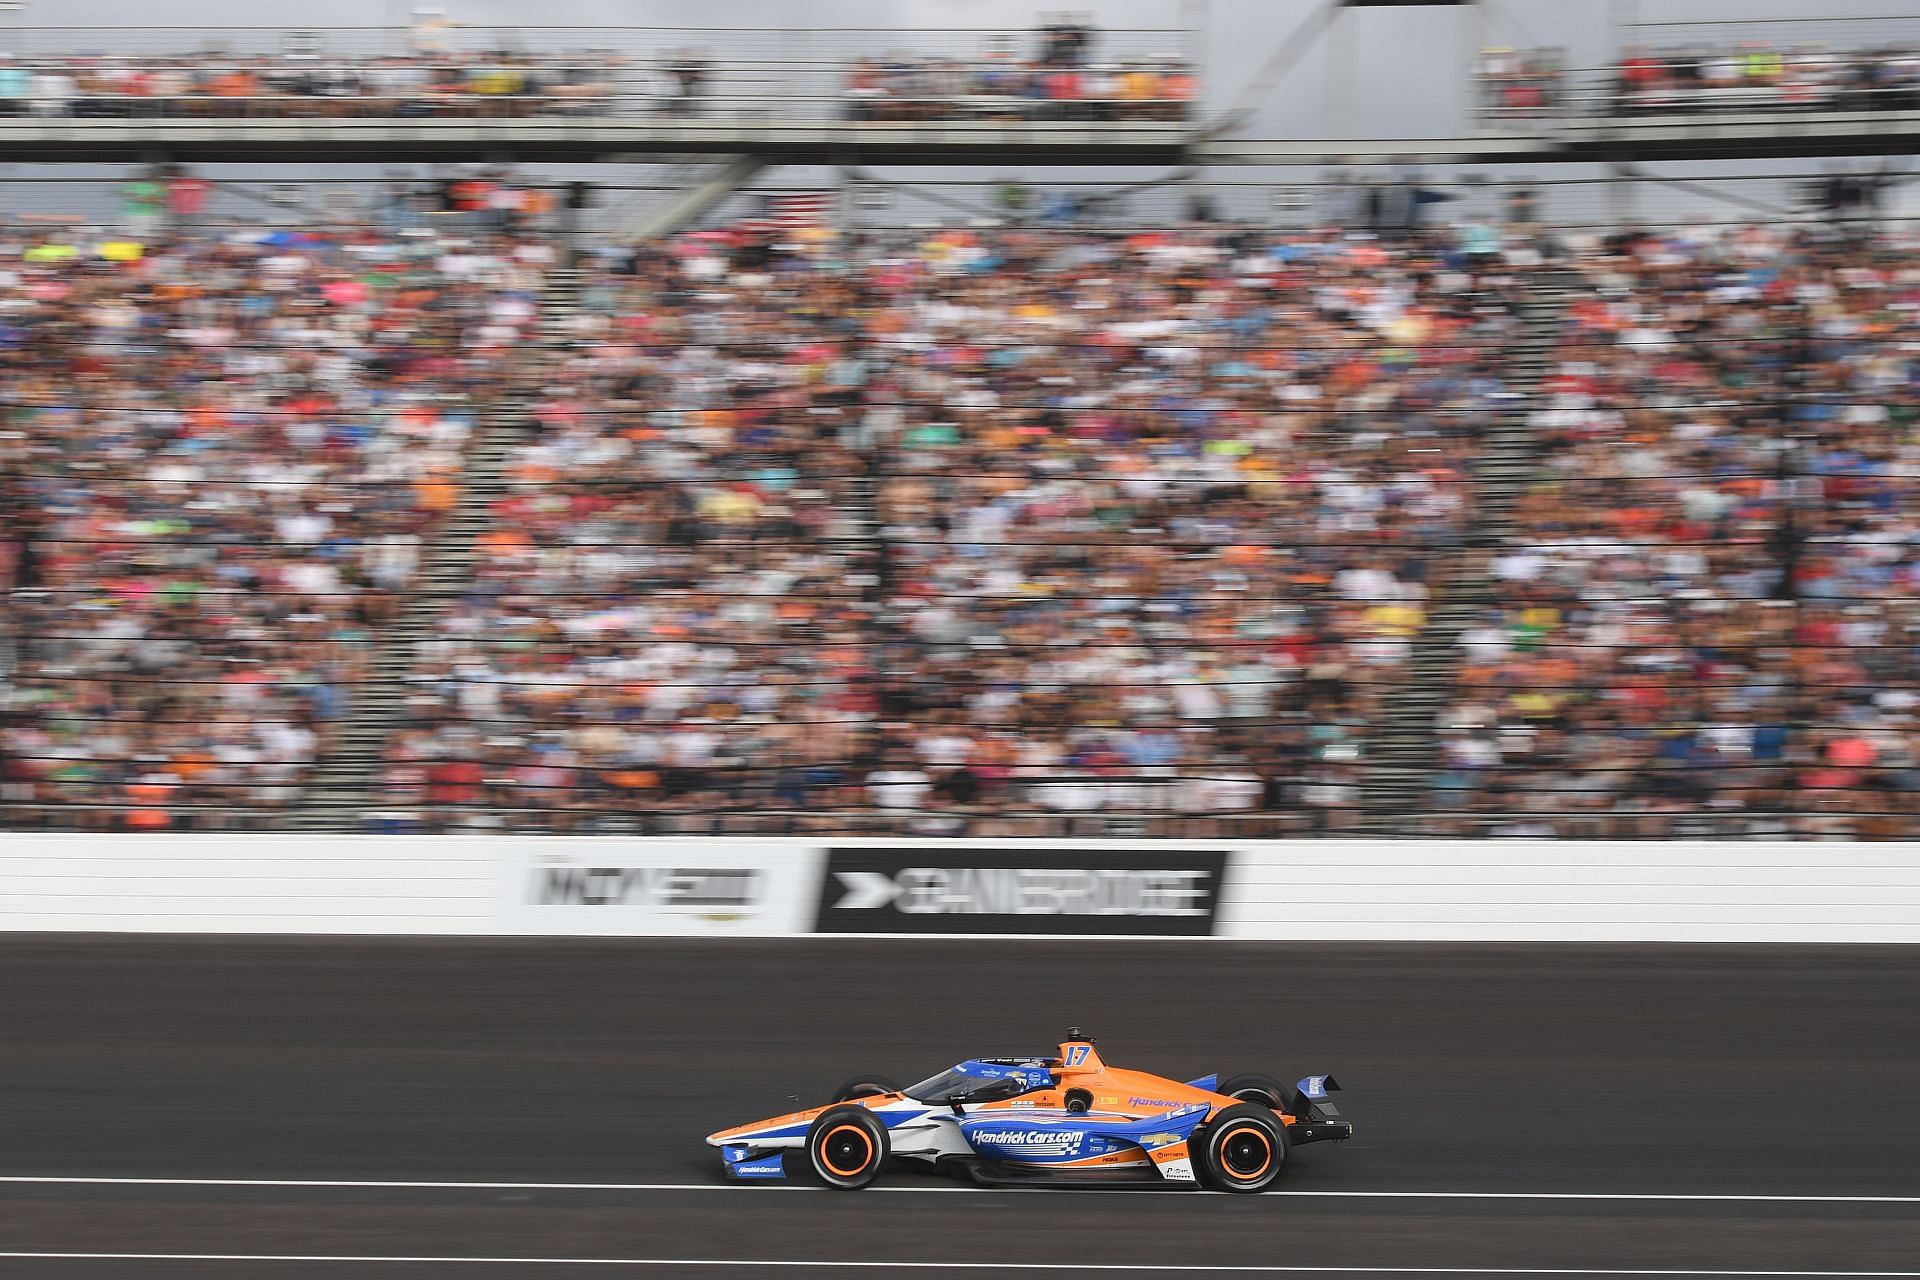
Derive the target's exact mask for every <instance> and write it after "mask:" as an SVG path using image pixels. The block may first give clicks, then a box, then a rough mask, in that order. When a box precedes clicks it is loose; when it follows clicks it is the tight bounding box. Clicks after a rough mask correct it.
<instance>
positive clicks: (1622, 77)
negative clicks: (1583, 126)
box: [1473, 42, 1920, 130]
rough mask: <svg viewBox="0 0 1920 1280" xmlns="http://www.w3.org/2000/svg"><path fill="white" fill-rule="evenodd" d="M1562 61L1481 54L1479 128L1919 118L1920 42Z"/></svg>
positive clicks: (1553, 53) (1555, 55)
mask: <svg viewBox="0 0 1920 1280" xmlns="http://www.w3.org/2000/svg"><path fill="white" fill-rule="evenodd" d="M1559 53H1560V51H1559V50H1552V49H1543V50H1489V51H1487V53H1486V54H1485V55H1483V57H1482V60H1481V63H1480V66H1479V69H1478V73H1477V75H1476V80H1475V85H1474V95H1473V100H1474V107H1475V115H1476V117H1477V122H1478V123H1479V124H1480V125H1481V126H1483V127H1488V128H1497V129H1502V130H1505V129H1512V128H1529V127H1531V128H1546V127H1552V126H1558V125H1565V124H1570V123H1577V122H1582V121H1594V120H1608V119H1620V120H1628V119H1643V118H1646V117H1651V116H1713V117H1720V116H1732V115H1745V116H1753V115H1760V116H1767V115H1804V114H1808V113H1812V112H1844V113H1878V112H1889V111H1912V110H1920V42H1916V44H1915V45H1914V46H1913V47H1912V48H1907V49H1874V50H1860V51H1857V52H1840V51H1816V50H1793V49H1774V48H1755V47H1747V48H1725V49H1702V50H1699V51H1685V50H1673V49H1669V50H1660V51H1649V52H1645V53H1631V54H1629V55H1627V56H1625V57H1623V58H1622V59H1621V60H1620V61H1619V62H1617V63H1615V64H1613V65H1611V66H1604V67H1583V68H1563V67H1562V66H1561V65H1560V59H1559Z"/></svg>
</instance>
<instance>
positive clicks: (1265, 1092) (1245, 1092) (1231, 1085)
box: [1214, 1071, 1287, 1111]
mask: <svg viewBox="0 0 1920 1280" xmlns="http://www.w3.org/2000/svg"><path fill="white" fill-rule="evenodd" d="M1214 1092H1215V1093H1224V1094H1226V1095H1227V1096H1228V1097H1229V1098H1238V1099H1239V1100H1240V1101H1242V1102H1254V1103H1258V1104H1259V1105H1261V1106H1263V1107H1266V1108H1268V1109H1269V1110H1272V1111H1285V1110H1286V1109H1287V1086H1285V1085H1283V1084H1281V1083H1280V1082H1279V1081H1278V1080H1275V1079H1274V1078H1273V1077H1272V1076H1263V1075H1256V1074H1255V1073H1253V1072H1251V1071H1249V1072H1244V1073H1242V1074H1241V1075H1237V1076H1228V1077H1227V1078H1226V1079H1225V1080H1222V1081H1221V1082H1220V1087H1219V1088H1218V1089H1215V1090H1214Z"/></svg>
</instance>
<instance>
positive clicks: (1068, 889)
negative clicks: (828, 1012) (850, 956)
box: [816, 845, 1227, 937]
mask: <svg viewBox="0 0 1920 1280" xmlns="http://www.w3.org/2000/svg"><path fill="white" fill-rule="evenodd" d="M1226 860H1227V856H1226V854H1225V853H1224V852H1223V851H1220V850H1188V849H1180V850H1150V849H1140V850H1135V849H1113V850H1109V849H1089V850H1084V851H1051V850H1043V851H1037V852H1036V851H1026V850H1020V851H1015V850H996V849H971V848H961V849H954V848H946V847H941V846H937V845H929V846H926V847H923V848H884V849H829V850H828V851H827V874H826V875H825V876H824V877H823V878H822V883H821V891H820V903H819V909H818V914H817V917H816V926H817V928H818V929H819V931H820V932H823V933H1033V934H1076V933H1085V934H1142V935H1146V934H1162V935H1168V936H1185V937H1205V936H1207V935H1208V934H1210V933H1211V932H1212V931H1213V922H1214V913H1215V910H1216V908H1217V906H1218V903H1219V900H1220V894H1221V886H1222V881H1223V879H1224V876H1225V869H1226Z"/></svg>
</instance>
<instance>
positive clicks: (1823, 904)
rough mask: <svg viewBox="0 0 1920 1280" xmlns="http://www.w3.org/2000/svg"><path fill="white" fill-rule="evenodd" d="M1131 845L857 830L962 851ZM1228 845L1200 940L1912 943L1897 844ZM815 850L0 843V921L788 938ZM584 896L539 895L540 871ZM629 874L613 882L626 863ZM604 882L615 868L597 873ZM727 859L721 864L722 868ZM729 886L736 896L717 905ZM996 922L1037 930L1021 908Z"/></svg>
mask: <svg viewBox="0 0 1920 1280" xmlns="http://www.w3.org/2000/svg"><path fill="white" fill-rule="evenodd" d="M1143 843H1144V842H1141V841H1115V842H1110V843H1108V842H1100V841H1083V840H1075V841H986V840H964V841H947V842H941V841H930V842H917V841H909V840H858V841H841V842H835V847H839V848H847V847H852V846H860V845H866V846H873V847H883V848H888V849H902V848H914V849H924V850H925V856H926V858H927V860H928V861H929V862H935V863H939V864H941V865H945V866H964V865H966V862H967V853H968V850H970V849H977V850H980V851H982V852H983V853H984V852H986V851H994V852H997V853H999V854H1001V855H1005V854H1007V853H1009V852H1015V851H1020V850H1033V851H1046V852H1049V853H1052V854H1056V855H1061V854H1076V855H1085V860H1086V863H1087V865H1089V866H1097V865H1099V861H1100V853H1101V851H1102V850H1103V849H1107V848H1111V849H1116V850H1133V851H1136V852H1137V851H1138V850H1139V849H1140V848H1141V847H1142V845H1143ZM1153 847H1154V848H1155V849H1156V851H1164V852H1165V853H1166V854H1167V856H1168V859H1169V861H1170V862H1173V861H1177V860H1178V859H1179V857H1180V850H1182V849H1210V850H1217V849H1227V850H1229V851H1230V852H1231V857H1230V858H1229V860H1228V865H1227V869H1226V874H1225V885H1224V889H1223V892H1222V894H1221V899H1220V906H1219V911H1218V915H1217V918H1216V925H1215V933H1216V935H1217V936H1223V937H1233V938H1265V939H1348V940H1378V941H1463V942H1464V941H1534V942H1901V943H1917V942H1920V844H1848V843H1809V844H1798V843H1787V842H1766V843H1732V842H1727V843H1721V842H1674V843H1657V842H1611V843H1605V842H1586V841H1545V840H1540V841H1363V840H1354V841H1348V840H1323V841H1272V842H1263V843H1241V844H1231V843H1226V842H1218V843H1210V842H1205V841H1182V842H1167V843H1166V844H1156V845H1154V846H1153ZM825 863H826V854H825V846H824V845H821V844H818V843H815V842H812V841H805V840H742V839H714V840H647V839H638V838H631V839H629V838H586V839H578V838H566V837H551V836H544V837H543V836H485V837H466V836H322V835H259V836H253V835H211V836H208V835H180V834H166V835H113V836H92V835H67V834H61V835H38V834H0V930H68V931H87V932H153V933H175V932H206V933H339V934H529V933H533V934H548V935H571V934H580V935H594V934H599V935H606V934H630V935H647V934H706V935H719V936H727V935H763V936H764V935H771V934H787V933H804V932H806V931H808V930H809V929H810V928H811V927H812V922H813V918H814V912H815V910H816V908H817V905H818V900H819V895H820V887H821V881H822V879H823V869H824V866H825ZM548 868H562V869H573V870H576V871H587V872H591V873H593V874H595V875H597V876H599V877H600V879H599V880H598V881H596V882H595V885H596V886H601V885H606V884H612V885H615V886H617V887H618V890H619V892H618V893H617V895H614V896H612V897H609V896H608V895H607V894H605V893H600V892H594V893H588V894H585V895H576V897H575V899H574V900H567V901H542V900H541V899H540V896H539V891H538V890H536V889H534V888H533V887H532V886H534V885H537V884H542V883H545V881H543V880H542V879H541V875H542V873H543V871H544V869H548ZM629 870H630V871H631V872H632V873H633V874H630V875H629V874H626V873H627V872H628V871H629ZM608 872H613V873H615V874H614V875H612V876H611V877H609V876H608V874H607V873H608ZM729 872H732V873H736V874H734V875H733V876H732V878H731V880H729ZM729 884H732V885H733V886H734V887H735V889H736V890H737V892H735V893H734V895H733V896H732V897H729ZM1020 923H1021V925H1022V926H1023V927H1022V928H1021V929H1018V930H1010V931H1014V932H1025V931H1027V930H1028V929H1032V928H1044V927H1045V923H1044V921H1038V920H1031V919H1029V920H1023V921H1021V922H1020Z"/></svg>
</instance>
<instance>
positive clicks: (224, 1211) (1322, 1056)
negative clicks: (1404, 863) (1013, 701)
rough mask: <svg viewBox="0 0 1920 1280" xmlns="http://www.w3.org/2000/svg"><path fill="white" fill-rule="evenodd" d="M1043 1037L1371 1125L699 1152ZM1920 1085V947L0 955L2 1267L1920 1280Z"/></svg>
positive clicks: (199, 1275)
mask: <svg viewBox="0 0 1920 1280" xmlns="http://www.w3.org/2000/svg"><path fill="white" fill-rule="evenodd" d="M1069 1023H1077V1024H1080V1025H1082V1026H1084V1027H1086V1028H1088V1029H1089V1030H1091V1031H1094V1032H1095V1033H1097V1034H1098V1035H1099V1036H1100V1037H1101V1040H1102V1047H1103V1049H1104V1050H1105V1051H1106V1053H1107V1054H1108V1056H1109V1057H1110V1058H1111V1059H1112V1060H1113V1061H1115V1062H1116V1063H1119V1064H1121V1065H1126V1066H1135V1067H1140V1068H1143V1069H1147V1070H1154V1071H1160V1072H1164V1073H1168V1074H1174V1075H1182V1076H1185V1075H1194V1074H1199V1073H1202V1072H1204V1071H1208V1070H1214V1069H1218V1070H1222V1071H1227V1072H1231V1071H1240V1070H1260V1071H1267V1072H1270V1073H1272V1074H1276V1075H1284V1076H1286V1077H1287V1078H1293V1077H1294V1076H1298V1075H1302V1074H1305V1073H1307V1072H1310V1071H1332V1072H1334V1073H1335V1074H1336V1075H1337V1076H1338V1077H1339V1078H1340V1079H1341V1081H1342V1083H1343V1084H1345V1085H1346V1087H1347V1092H1346V1093H1345V1094H1344V1095H1342V1096H1341V1098H1340V1099H1339V1101H1340V1102H1341V1104H1342V1109H1343V1111H1344V1112H1345V1113H1346V1114H1347V1115H1349V1116H1350V1117H1352V1118H1353V1119H1354V1120H1355V1122H1356V1123H1357V1125H1358V1134H1357V1136H1356V1137H1355V1139H1354V1140H1353V1141H1352V1142H1350V1143H1347V1144H1344V1145H1340V1146H1334V1145H1331V1144H1328V1145H1323V1146H1316V1147H1309V1148H1302V1149H1301V1150H1300V1151H1298V1152H1297V1153H1296V1160H1295V1164H1294V1167H1293V1168H1292V1170H1291V1171H1290V1172H1289V1174H1288V1176H1287V1178H1286V1180H1285V1181H1284V1182H1283V1183H1282V1187H1283V1190H1282V1191H1281V1192H1278V1193H1274V1194H1269V1195H1265V1196H1258V1197H1241V1196H1227V1195H1219V1194H1195V1193H1184V1192H1172V1191H1159V1192H1151V1191H1149V1192H1121V1191H1096V1192H1060V1191H1032V1190H1020V1191H1011V1192H999V1191H983V1190H978V1189H970V1188H966V1187H963V1186H962V1185H961V1184H958V1183H953V1182H948V1181H945V1180H940V1179H934V1178H930V1177H925V1176H911V1175H901V1176H898V1177H894V1176H889V1178H888V1179H887V1180H885V1181H884V1182H883V1183H882V1184H881V1186H879V1187H877V1188H875V1189H873V1190H871V1191H867V1192H860V1193H840V1192H828V1191H824V1190H817V1189H812V1188H807V1187H793V1188H782V1187H728V1186H723V1185H721V1184H720V1183H719V1178H718V1170H717V1162H716V1160H715V1159H714V1158H713V1157H714V1156H715V1154H716V1153H714V1152H713V1151H711V1150H710V1149H709V1148H707V1147H705V1146H704V1145H702V1144H701V1141H700V1139H701V1137H702V1136H703V1135H704V1134H705V1133H707V1132H709V1131H711V1130H713V1129H717V1128H720V1127H722V1126H724V1125H728V1124H731V1123H736V1122H740V1121H744V1120H747V1119H752V1118H757V1117H759V1116H761V1115H766V1114H772V1113H775V1112H778V1111H782V1110H785V1109H786V1108H787V1106H788V1105H789V1104H788V1095H789V1094H797V1095H799V1096H800V1097H801V1098H803V1099H806V1100H808V1101H813V1100H815V1099H817V1098H819V1097H820V1096H821V1095H822V1094H824V1093H825V1092H826V1091H827V1090H829V1089H831V1088H832V1087H833V1086H834V1085H835V1084H836V1083H837V1082H838V1081H839V1080H840V1079H842V1078H844V1077H845V1076H847V1075H850V1074H852V1073H853V1072H855V1071H882V1072H886V1073H890V1074H894V1075H896V1076H899V1077H903V1078H905V1077H913V1076H916V1075H919V1074H926V1073H931V1072H932V1071H934V1070H936V1069H938V1068H940V1067H942V1066H944V1065H946V1064H948V1063H949V1062H951V1061H953V1060H955V1059H957V1058H961V1057H964V1056H967V1055H969V1054H972V1053H992V1052H1031V1051H1038V1050H1044V1049H1046V1048H1048V1047H1049V1046H1051V1045H1052V1044H1053V1043H1055V1041H1056V1040H1057V1039H1058V1038H1059V1036H1060V1034H1061V1032H1062V1031H1063V1030H1064V1029H1065V1028H1066V1026H1067V1025H1068V1024H1069ZM1917 1086H1920V949H1915V950H1898V949H1872V948H1860V949H1845V948H1829V949H1815V948H1807V949H1799V948H1795V949H1787V948H1756V947H1744V948H1718V947H1669V948H1649V947H1633V948H1628V947H1610V948H1587V947H1566V948H1558V949H1554V948H1538V947H1506V948H1491V947H1451V948H1440V947H1353V946H1312V947H1305V946H1298V947H1296V946H1262V945H1253V944H1227V943H1212V944H1187V943H1133V944H1125V943H1090V942H1048V943H1029V944H1015V943H1006V942H986V941H972V942H882V941H873V942H861V941H847V940H821V941H813V942H766V943H741V942H729V943H725V944H716V943H684V942H663V941H626V940H608V941H595V942H565V943H556V942H545V941H512V942H503V941H420V942H385V941H382V942H362V941H271V942H264V941H258V940H205V939H196V940H185V939H182V940H136V939H112V938H92V939H88V938H59V939H56V938H47V937H13V938H0V1179H3V1180H0V1276H4V1277H6V1278H7V1280H16V1278H29V1280H37V1278H38V1277H54V1278H57V1280H82V1278H84V1280H108V1278H112V1280H122V1278H127V1280H189V1278H191V1280H242V1278H243V1277H244V1278H246V1280H255V1278H258V1280H309V1278H311V1280H366V1278H368V1277H376V1276H378V1277H386V1276H395V1277H406V1278H407V1280H447V1278H448V1277H455V1276H458V1277H470V1276H471V1277H480V1278H482V1280H518V1278H520V1277H527V1278H530V1280H552V1278H553V1277H560V1276H569V1277H596V1276H608V1277H646V1278H647V1280H652V1278H653V1277H661V1276H698V1277H712V1278H713V1280H740V1278H743V1277H787V1278H790V1280H822V1278H824V1277H841V1276H874V1277H930V1276H952V1277H956V1280H960V1278H964V1277H970V1276H1013V1277H1027V1276H1085V1277H1101V1276H1140V1277H1161V1276H1169V1277H1172V1276H1202V1277H1205V1276H1221V1275H1228V1274H1236V1273H1238V1274H1261V1273H1262V1272H1261V1271H1259V1270H1257V1269H1258V1268H1285V1269H1287V1270H1286V1271H1284V1272H1269V1274H1296V1275H1309V1276H1339V1277H1357V1278H1359V1280H1369V1278H1372V1277H1388V1276H1422V1275H1442V1276H1456V1275H1457V1276H1491V1275H1542V1274H1575V1275H1595V1276H1601V1275H1612V1276H1618V1275H1632V1274H1660V1275H1673V1276H1705V1275H1732V1274H1753V1275H1770V1276H1777V1275H1816V1274H1817V1275H1849V1276H1858V1275H1862V1274H1868V1273H1879V1274H1881V1275H1898V1276H1904V1277H1920V1154H1916V1153H1920V1088H1917ZM79 1179H100V1180H102V1181H78V1180H79ZM128 1180H145V1181H128ZM316 1183H331V1184H333V1185H314V1184H316ZM422 1184H431V1185H422ZM53 1255H61V1256H53ZM533 1260H540V1261H533Z"/></svg>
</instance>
